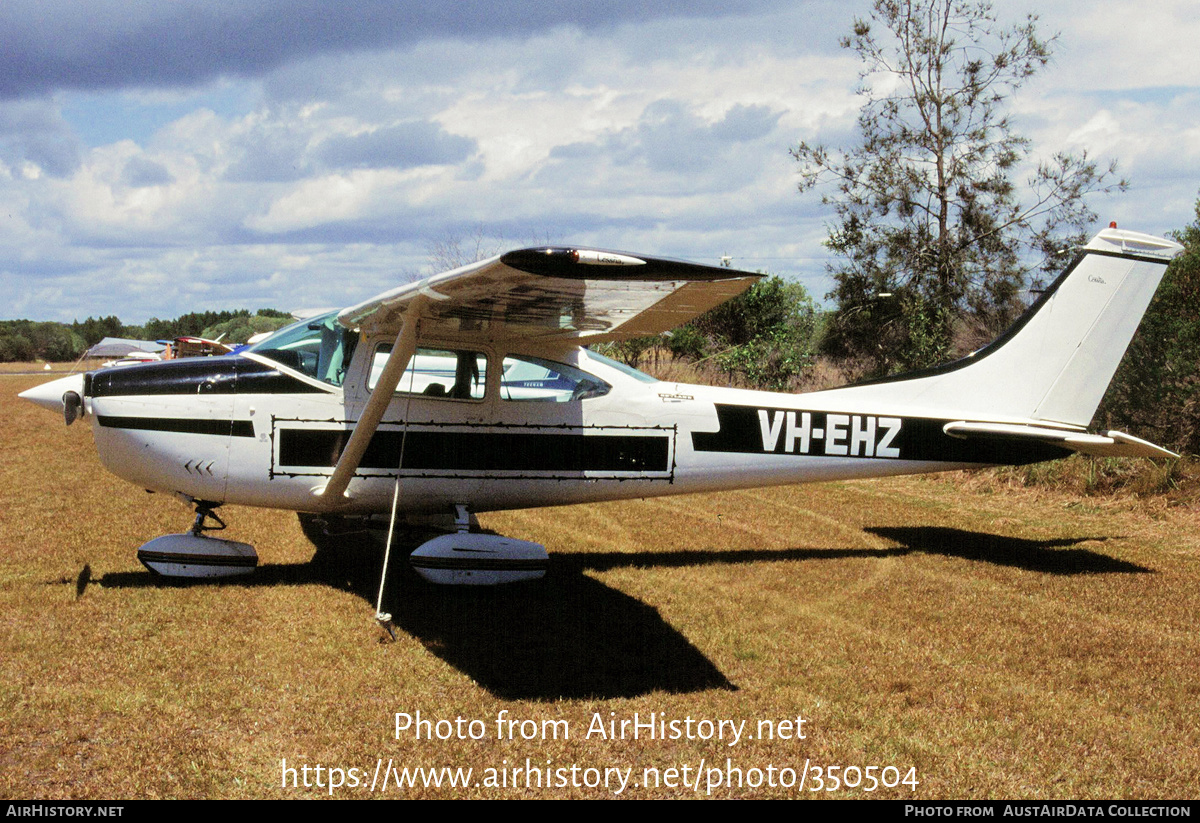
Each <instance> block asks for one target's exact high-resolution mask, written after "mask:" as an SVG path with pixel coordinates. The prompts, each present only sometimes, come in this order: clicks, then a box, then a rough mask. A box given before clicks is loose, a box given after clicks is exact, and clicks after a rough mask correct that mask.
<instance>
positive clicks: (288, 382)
mask: <svg viewBox="0 0 1200 823" xmlns="http://www.w3.org/2000/svg"><path fill="white" fill-rule="evenodd" d="M85 386H86V388H85V391H86V392H87V394H88V396H90V397H128V396H131V395H145V396H162V395H172V394H174V395H180V394H187V395H200V396H205V395H216V394H322V393H324V392H323V391H322V389H320V388H318V387H317V386H313V385H311V384H309V383H306V382H304V381H303V380H298V379H297V378H295V377H292V376H291V375H289V374H285V373H284V372H282V371H280V370H279V369H276V368H273V367H271V366H266V365H263V364H262V363H259V362H258V361H256V360H251V359H249V358H248V357H239V356H237V355H228V356H225V357H189V358H185V359H183V360H168V361H166V362H164V363H139V364H138V365H136V366H118V367H116V368H111V369H100V370H98V371H94V372H90V373H89V377H88V379H87V381H86V383H85Z"/></svg>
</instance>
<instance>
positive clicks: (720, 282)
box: [317, 247, 762, 504]
mask: <svg viewBox="0 0 1200 823" xmlns="http://www.w3.org/2000/svg"><path fill="white" fill-rule="evenodd" d="M761 276H762V275H757V274H750V273H748V272H740V271H734V270H732V269H727V268H721V267H716V266H701V265H697V264H695V263H685V262H683V261H679V260H664V259H662V258H655V257H642V256H633V255H630V254H625V253H622V252H611V251H601V250H596V249H574V248H562V247H549V248H537V249H520V250H518V251H510V252H508V253H506V254H501V255H499V256H497V257H493V258H491V259H490V260H484V261H482V262H479V263H472V264H471V265H469V266H463V267H462V268H458V269H455V270H453V271H449V272H446V273H445V274H437V275H434V276H433V277H428V278H426V279H424V280H420V281H418V282H416V283H411V284H409V285H406V286H401V287H399V288H397V289H393V290H391V291H388V292H384V293H383V294H381V295H379V296H377V297H373V298H371V299H370V300H367V301H366V302H365V303H359V304H358V305H357V306H351V307H350V308H348V309H344V310H343V311H341V312H340V313H339V314H338V322H340V323H341V324H342V325H343V326H346V327H347V328H350V329H359V328H361V329H364V330H366V329H370V330H371V331H372V332H376V333H378V332H385V333H388V334H394V335H395V336H396V338H395V343H394V344H393V347H392V355H391V357H390V358H388V362H387V364H386V365H385V366H384V369H383V372H382V373H381V374H380V375H379V378H378V382H377V383H376V384H375V388H374V389H373V390H372V392H371V396H370V398H368V400H367V403H366V405H365V406H364V407H363V410H362V413H361V414H360V415H359V418H358V423H357V425H356V426H355V427H354V431H353V433H352V434H351V435H350V439H349V440H348V441H347V442H346V445H345V447H344V448H343V449H342V453H341V456H340V457H339V458H338V462H337V465H336V466H335V467H334V470H333V474H332V475H330V478H329V482H328V483H327V484H326V485H325V486H324V487H323V488H321V489H319V490H318V491H317V495H318V496H319V497H321V498H322V499H323V500H325V501H326V502H327V503H328V504H332V501H334V500H338V499H340V498H341V496H342V495H343V494H344V493H345V491H346V488H347V486H349V484H350V478H351V477H352V476H353V475H354V472H355V470H356V469H357V468H358V464H359V462H360V461H361V460H362V456H363V454H364V453H365V452H366V449H367V445H368V443H369V442H370V440H371V436H372V435H373V434H374V433H375V430H376V429H377V428H378V426H379V421H380V420H382V419H383V414H384V411H385V410H386V409H387V404H388V401H389V400H390V399H391V397H392V393H393V392H394V391H395V389H396V385H397V384H398V382H399V380H400V377H401V375H402V374H403V373H404V369H405V368H406V367H407V365H408V362H409V360H410V359H411V358H412V356H413V354H414V353H415V352H416V347H417V340H418V337H419V336H423V337H455V338H460V339H461V338H462V337H476V338H477V339H489V340H493V341H496V340H513V339H519V340H531V341H532V340H537V341H539V342H541V341H546V342H550V341H553V342H561V343H566V344H571V343H576V344H580V345H582V344H584V343H599V342H603V341H608V340H625V339H629V338H632V337H641V336H643V335H650V334H658V333H660V332H665V331H669V330H670V329H673V328H676V327H677V326H680V325H682V324H683V323H686V322H687V321H689V320H691V319H692V318H693V317H697V316H699V315H701V314H703V313H704V312H706V311H708V310H709V309H711V308H712V307H714V306H716V305H718V304H720V303H723V302H725V301H726V300H728V299H729V298H731V297H735V296H736V295H738V294H741V293H742V292H743V291H745V290H746V289H748V288H749V287H750V286H751V285H752V284H753V283H754V281H755V280H757V279H758V278H759V277H761Z"/></svg>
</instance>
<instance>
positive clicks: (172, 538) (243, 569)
mask: <svg viewBox="0 0 1200 823" xmlns="http://www.w3.org/2000/svg"><path fill="white" fill-rule="evenodd" d="M192 502H193V503H194V504H195V506H196V519H195V521H194V522H193V523H192V529H191V531H189V532H185V533H183V534H168V535H164V536H163V537H156V538H155V539H153V540H151V541H150V542H149V543H145V544H143V545H142V546H141V547H140V548H139V549H138V552H137V556H138V560H140V561H142V564H143V565H144V566H145V567H146V568H148V569H149V570H150V571H152V572H154V573H155V574H161V575H163V576H164V577H209V578H212V577H235V576H238V575H244V574H250V572H252V571H254V569H255V568H256V567H257V566H258V554H257V553H256V552H255V551H254V547H253V546H251V545H250V544H249V543H239V542H237V541H236V540H223V539H221V538H219V537H208V536H206V535H205V534H204V533H205V532H206V531H220V530H222V529H224V528H225V521H223V520H222V519H221V518H220V517H218V516H217V514H216V512H215V511H214V510H215V509H216V508H217V506H219V505H220V504H219V503H212V502H209V501H207V500H195V501H192ZM209 520H212V521H214V522H215V523H216V525H208V521H209Z"/></svg>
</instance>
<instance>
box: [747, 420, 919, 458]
mask: <svg viewBox="0 0 1200 823" xmlns="http://www.w3.org/2000/svg"><path fill="white" fill-rule="evenodd" d="M817 415H818V420H819V419H820V418H821V417H823V418H824V424H823V425H817V426H814V425H813V412H806V411H784V410H782V409H774V410H772V409H759V410H758V425H759V429H760V430H761V433H762V448H763V451H764V452H771V453H777V452H780V451H782V452H783V453H784V454H831V455H840V456H844V457H899V456H900V449H899V447H898V446H896V445H893V441H895V439H896V435H897V434H899V433H900V427H901V425H902V422H901V420H900V418H899V417H876V416H874V415H869V414H822V413H820V412H818V413H817ZM780 441H782V449H781V448H780V445H781V442H780Z"/></svg>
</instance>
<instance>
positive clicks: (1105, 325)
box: [824, 229, 1183, 426]
mask: <svg viewBox="0 0 1200 823" xmlns="http://www.w3.org/2000/svg"><path fill="white" fill-rule="evenodd" d="M1182 250H1183V247H1182V246H1180V245H1179V244H1178V243H1173V242H1171V241H1170V240H1164V239H1161V238H1158V237H1152V236H1150V235H1146V234H1138V233H1136V232H1129V231H1121V230H1118V229H1105V230H1104V231H1102V232H1100V233H1099V234H1098V235H1096V236H1095V237H1094V238H1093V239H1092V241H1091V242H1090V243H1088V244H1087V245H1086V246H1085V247H1084V248H1083V249H1082V251H1081V253H1080V255H1079V256H1078V257H1077V258H1076V259H1075V260H1074V262H1073V263H1072V264H1071V266H1070V267H1069V268H1068V269H1067V270H1066V271H1065V272H1064V273H1063V274H1062V275H1061V276H1060V277H1059V278H1058V279H1057V280H1056V281H1055V282H1054V283H1053V284H1052V285H1051V286H1050V288H1048V289H1047V290H1046V291H1045V293H1043V294H1042V296H1041V298H1040V299H1039V300H1038V301H1037V302H1036V303H1034V305H1033V306H1031V307H1030V308H1029V310H1028V311H1027V312H1026V313H1025V314H1024V315H1022V316H1021V318H1020V319H1019V320H1018V321H1017V322H1016V323H1015V324H1014V325H1013V326H1012V328H1010V329H1009V330H1008V331H1006V332H1005V333H1004V334H1003V335H1001V336H1000V337H999V338H997V339H996V340H995V341H994V342H992V343H990V344H989V345H987V346H985V347H984V348H982V349H980V350H978V351H976V352H974V353H972V354H970V355H968V356H967V357H965V358H963V359H961V360H957V361H955V362H953V363H948V364H946V365H944V366H938V367H936V368H933V369H929V370H926V371H922V372H916V373H912V374H908V375H898V376H896V377H890V378H886V379H884V380H880V381H874V382H870V383H863V384H859V385H857V386H852V387H847V388H845V389H837V390H834V391H833V392H828V393H824V394H828V395H840V394H841V393H843V392H845V393H847V394H849V393H853V394H854V397H855V400H856V401H857V402H859V403H861V402H864V401H867V398H868V396H870V397H871V398H872V399H873V400H874V399H877V400H879V401H880V402H881V403H885V404H887V405H893V404H898V405H903V406H904V407H907V408H908V409H910V410H912V411H913V412H920V413H928V414H930V415H933V416H946V415H953V416H960V417H963V418H964V419H992V420H1002V419H1013V420H1039V421H1046V422H1048V423H1063V424H1068V425H1073V426H1086V425H1087V424H1088V423H1089V422H1090V421H1091V418H1092V415H1093V414H1095V411H1096V407H1097V406H1099V404H1100V400H1101V398H1102V397H1103V396H1104V392H1105V390H1106V389H1107V388H1108V384H1109V381H1111V380H1112V376H1113V374H1114V372H1116V369H1117V365H1118V364H1119V363H1120V361H1121V357H1122V356H1123V355H1124V354H1125V349H1126V348H1127V347H1128V346H1129V341H1130V340H1131V339H1132V338H1133V333H1134V332H1135V331H1136V330H1137V327H1138V324H1139V323H1140V322H1141V319H1142V315H1143V314H1144V313H1145V311H1146V307H1147V306H1148V305H1149V303H1150V299H1151V297H1153V296H1154V291H1155V289H1157V288H1158V284H1159V282H1160V281H1161V280H1162V276H1163V273H1164V272H1165V271H1166V268H1167V264H1168V263H1169V262H1170V261H1171V258H1172V257H1174V256H1175V255H1176V254H1178V253H1179V252H1180V251H1182Z"/></svg>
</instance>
